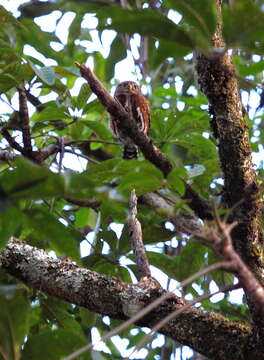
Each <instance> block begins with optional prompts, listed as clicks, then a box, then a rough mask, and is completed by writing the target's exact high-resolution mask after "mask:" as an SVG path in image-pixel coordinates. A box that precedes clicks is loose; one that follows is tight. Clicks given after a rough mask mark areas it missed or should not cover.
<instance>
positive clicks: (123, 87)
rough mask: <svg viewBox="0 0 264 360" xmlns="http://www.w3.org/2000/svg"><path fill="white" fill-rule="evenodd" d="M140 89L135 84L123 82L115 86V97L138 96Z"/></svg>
mask: <svg viewBox="0 0 264 360" xmlns="http://www.w3.org/2000/svg"><path fill="white" fill-rule="evenodd" d="M140 92H141V91H140V87H139V85H138V84H137V83H135V82H134V81H123V82H121V83H120V84H118V85H117V88H116V91H115V95H116V96H117V95H120V94H139V93H140Z"/></svg>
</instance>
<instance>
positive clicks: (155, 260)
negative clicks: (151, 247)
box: [146, 251, 179, 280]
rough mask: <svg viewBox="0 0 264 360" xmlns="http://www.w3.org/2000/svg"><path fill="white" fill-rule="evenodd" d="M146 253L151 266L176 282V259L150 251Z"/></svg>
mask: <svg viewBox="0 0 264 360" xmlns="http://www.w3.org/2000/svg"><path fill="white" fill-rule="evenodd" d="M146 253H147V257H148V259H149V262H150V264H151V265H154V266H156V267H157V268H158V269H160V270H161V271H164V272H165V273H166V274H167V275H168V276H169V277H171V278H173V279H177V280H178V276H177V275H178V274H177V266H176V265H177V262H178V259H179V258H178V257H172V256H169V255H165V254H159V253H156V252H152V251H147V252H146Z"/></svg>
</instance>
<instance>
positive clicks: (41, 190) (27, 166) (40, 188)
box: [0, 158, 65, 200]
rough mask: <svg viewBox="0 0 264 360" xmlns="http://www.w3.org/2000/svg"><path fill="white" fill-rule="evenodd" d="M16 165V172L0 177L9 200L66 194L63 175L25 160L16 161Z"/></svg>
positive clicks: (3, 174) (11, 171) (8, 172)
mask: <svg viewBox="0 0 264 360" xmlns="http://www.w3.org/2000/svg"><path fill="white" fill-rule="evenodd" d="M14 165H15V166H16V168H15V169H14V170H9V171H6V172H4V173H2V174H1V175H0V184H1V187H2V189H3V191H4V192H5V194H6V196H7V197H8V198H9V199H12V200H20V199H25V200H27V199H43V198H50V197H56V196H62V195H63V194H64V189H65V185H64V178H63V177H62V176H61V175H59V174H54V173H52V172H51V171H50V170H49V169H48V168H46V167H43V166H38V165H36V164H34V163H32V162H30V161H28V160H25V159H23V158H18V159H16V160H15V162H14Z"/></svg>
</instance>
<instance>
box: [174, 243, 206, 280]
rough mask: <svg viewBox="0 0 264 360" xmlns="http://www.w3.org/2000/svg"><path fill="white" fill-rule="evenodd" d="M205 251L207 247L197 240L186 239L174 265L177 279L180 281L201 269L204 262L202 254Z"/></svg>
mask: <svg viewBox="0 0 264 360" xmlns="http://www.w3.org/2000/svg"><path fill="white" fill-rule="evenodd" d="M206 252H207V249H206V248H205V247H204V246H202V245H201V244H200V243H199V242H198V241H195V240H191V241H188V243H187V245H186V246H185V247H184V248H183V249H182V251H181V254H180V256H179V257H178V262H177V266H175V272H176V274H177V280H180V281H182V280H184V279H186V278H187V277H188V276H190V275H192V274H195V273H196V272H198V271H199V270H201V268H202V267H203V265H204V264H205V258H204V255H205V253H206Z"/></svg>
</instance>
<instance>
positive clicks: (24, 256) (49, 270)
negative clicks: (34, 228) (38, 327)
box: [0, 239, 264, 360]
mask: <svg viewBox="0 0 264 360" xmlns="http://www.w3.org/2000/svg"><path fill="white" fill-rule="evenodd" d="M0 265H1V267H2V268H3V269H5V270H6V271H7V272H8V273H10V274H12V275H14V276H15V277H16V278H18V279H20V280H22V281H24V282H25V283H26V284H27V285H28V286H30V287H32V288H34V289H38V290H41V291H43V292H45V293H46V294H49V295H52V296H56V297H58V298H60V299H64V300H66V301H68V302H70V303H74V304H77V305H80V306H83V307H85V308H87V309H89V310H90V311H93V312H98V313H100V314H103V315H108V316H110V317H112V318H115V319H127V317H128V314H127V312H126V309H127V308H128V307H130V308H131V307H132V306H133V304H135V303H136V304H137V305H138V306H139V307H140V308H143V307H144V306H146V305H148V304H149V303H150V302H152V301H153V300H155V299H157V298H159V297H160V296H161V295H162V294H164V293H165V294H166V292H165V291H164V290H162V289H161V288H155V287H154V288H153V287H150V288H148V287H142V286H141V285H140V283H139V284H128V283H123V282H122V281H120V280H119V279H117V278H110V277H107V276H105V275H103V274H98V273H96V272H93V271H90V270H88V269H85V268H79V267H78V266H77V265H75V264H73V263H71V262H68V261H66V262H65V261H62V260H60V259H54V258H52V257H51V256H50V255H48V254H47V253H45V252H44V251H43V250H39V249H37V248H34V247H32V246H30V245H28V244H26V243H24V242H20V241H18V240H15V239H13V240H11V241H10V242H9V243H8V245H7V246H6V247H5V248H4V249H3V250H1V253H0ZM185 304H186V302H185V301H183V300H182V299H181V298H179V297H177V296H175V295H173V294H170V297H169V299H167V300H166V301H165V302H164V303H163V304H162V305H161V306H158V307H157V308H155V309H153V310H152V311H151V313H149V314H148V315H146V316H144V317H143V318H141V319H140V320H138V322H137V324H138V325H139V326H148V327H150V328H152V327H153V326H154V325H155V324H157V322H159V321H160V320H161V319H163V318H164V317H165V316H167V315H168V314H169V313H171V312H172V311H174V310H176V309H180V308H182V307H183V306H184V305H185ZM160 332H161V333H162V334H164V335H167V336H170V337H171V338H172V339H174V340H176V341H179V342H181V343H183V344H186V345H189V346H191V347H192V348H193V349H195V350H196V351H199V352H200V353H203V354H206V355H207V356H209V357H213V358H214V359H216V360H220V359H227V358H229V356H230V351H231V352H232V359H233V360H238V359H239V360H246V358H245V357H243V356H242V355H241V354H243V353H246V351H245V349H248V351H251V349H252V346H254V344H252V341H251V336H252V330H251V328H250V327H248V326H246V325H242V324H239V323H236V322H231V321H229V320H227V319H225V318H224V317H223V316H222V315H217V314H215V313H208V312H206V311H204V310H198V309H195V308H189V309H187V310H186V311H185V312H184V313H182V314H180V315H179V316H178V317H177V319H176V320H172V321H171V322H170V323H168V324H167V325H166V326H164V327H163V328H162V329H161V330H160ZM217 333H218V334H219V333H220V334H221V340H220V339H219V337H217V336H215V334H217ZM201 334H206V341H205V339H204V336H201ZM260 341H262V340H260ZM229 344H230V345H229ZM258 359H259V360H263V359H264V355H263V354H262V356H260V357H258Z"/></svg>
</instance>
